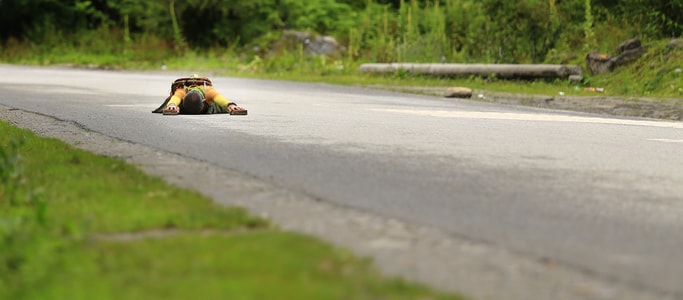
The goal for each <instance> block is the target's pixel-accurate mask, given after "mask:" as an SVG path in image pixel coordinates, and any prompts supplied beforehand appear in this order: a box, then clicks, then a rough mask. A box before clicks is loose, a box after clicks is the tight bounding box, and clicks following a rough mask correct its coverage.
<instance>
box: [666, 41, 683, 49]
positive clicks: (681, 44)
mask: <svg viewBox="0 0 683 300" xmlns="http://www.w3.org/2000/svg"><path fill="white" fill-rule="evenodd" d="M666 46H667V47H669V48H673V49H683V39H672V40H670V41H669V42H668V43H667V44H666Z"/></svg>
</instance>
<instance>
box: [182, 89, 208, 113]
mask: <svg viewBox="0 0 683 300" xmlns="http://www.w3.org/2000/svg"><path fill="white" fill-rule="evenodd" d="M203 107H204V97H203V96H202V93H200V92H198V91H189V92H188V93H187V95H185V97H183V101H182V102H180V109H181V110H182V113H184V114H198V113H200V112H201V111H202V108H203Z"/></svg>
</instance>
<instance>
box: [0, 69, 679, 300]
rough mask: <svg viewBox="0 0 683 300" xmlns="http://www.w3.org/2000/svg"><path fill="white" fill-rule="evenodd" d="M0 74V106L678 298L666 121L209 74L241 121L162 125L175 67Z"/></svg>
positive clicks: (675, 180)
mask: <svg viewBox="0 0 683 300" xmlns="http://www.w3.org/2000/svg"><path fill="white" fill-rule="evenodd" d="M0 73H2V74H3V76H2V77H1V78H0V105H4V106H7V107H11V108H13V109H19V110H22V111H28V112H35V113H38V114H43V115H47V116H52V117H54V118H56V119H59V120H62V121H68V122H72V123H75V124H78V125H79V126H81V127H82V128H85V129H88V130H91V131H94V132H98V133H101V134H103V135H106V136H110V137H114V138H117V139H120V140H122V141H127V142H132V143H135V144H140V145H145V146H149V147H152V148H155V149H164V150H165V151H168V152H171V153H175V154H179V155H182V156H184V157H188V158H193V159H198V160H201V161H203V162H210V163H211V164H214V165H216V166H220V167H222V168H225V169H229V170H232V171H236V172H239V173H242V174H245V175H248V176H250V177H253V178H255V179H258V180H263V181H267V182H269V183H272V184H273V185H276V186H278V187H280V188H283V189H286V190H290V191H293V192H296V193H298V194H301V195H307V196H309V197H311V198H314V199H316V200H317V201H320V202H323V203H330V204H333V205H338V206H340V207H349V208H353V209H356V210H359V211H363V212H367V213H371V214H375V215H379V216H385V217H389V218H395V219H397V220H400V221H401V222H406V223H408V224H415V225H416V226H426V227H430V228H436V229H438V230H441V231H443V232H447V233H448V234H451V235H452V236H455V237H458V238H462V239H466V240H470V241H477V242H481V243H483V244H486V245H489V246H490V247H496V248H501V249H506V250H508V251H511V252H514V253H517V254H519V255H522V256H528V257H533V258H535V259H537V260H538V261H541V262H546V263H547V262H552V264H553V265H555V266H557V268H568V269H572V270H575V271H576V272H577V273H580V274H583V275H585V276H590V277H595V278H601V279H604V280H608V281H611V282H615V283H617V284H616V285H615V286H616V288H617V289H619V288H620V287H629V288H631V289H633V290H639V291H641V292H642V291H645V293H649V294H650V295H652V297H653V299H657V298H659V299H667V297H669V298H668V299H683V155H682V154H683V123H680V122H667V121H659V120H648V119H627V118H613V117H608V116H598V115H588V114H580V113H568V112H555V111H550V110H540V109H533V108H524V107H515V106H504V105H496V104H490V103H479V102H474V101H466V100H454V99H444V98H439V97H429V96H419V95H410V94H400V93H391V92H383V91H375V90H369V89H361V88H352V87H338V86H332V85H324V84H304V83H292V82H278V81H265V80H251V79H236V78H218V77H216V78H212V80H213V82H214V86H216V88H217V89H218V90H219V91H220V92H222V93H223V94H224V95H226V96H227V97H228V98H231V99H233V100H234V101H235V102H237V103H238V104H240V105H241V106H244V107H245V108H247V109H248V110H249V115H248V116H228V115H204V116H162V115H159V114H152V113H151V110H152V109H154V108H156V107H157V106H158V105H159V104H160V103H161V101H162V100H163V99H164V98H165V96H166V95H167V93H168V91H169V87H170V83H171V82H172V81H173V80H174V79H175V78H177V77H185V76H187V75H189V74H174V73H133V72H107V71H91V70H73V69H56V68H51V69H40V68H28V67H15V66H0ZM195 180H197V181H201V180H202V179H201V178H196V179H195ZM476 275H477V274H476V273H473V274H472V276H476ZM541 277H542V274H541ZM620 295H626V296H628V294H620ZM603 296H604V298H609V295H603ZM542 298H543V297H539V299H542Z"/></svg>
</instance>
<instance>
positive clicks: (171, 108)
mask: <svg viewBox="0 0 683 300" xmlns="http://www.w3.org/2000/svg"><path fill="white" fill-rule="evenodd" d="M178 113H180V107H178V105H176V104H175V103H170V104H169V105H168V106H166V108H164V110H163V114H164V115H177V114H178Z"/></svg>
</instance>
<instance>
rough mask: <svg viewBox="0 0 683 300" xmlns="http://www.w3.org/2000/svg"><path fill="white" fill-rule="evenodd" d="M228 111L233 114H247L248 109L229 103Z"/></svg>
mask: <svg viewBox="0 0 683 300" xmlns="http://www.w3.org/2000/svg"><path fill="white" fill-rule="evenodd" d="M228 112H229V113H230V114H231V115H246V113H247V110H246V109H245V108H244V107H240V106H237V104H232V103H231V104H228Z"/></svg>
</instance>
